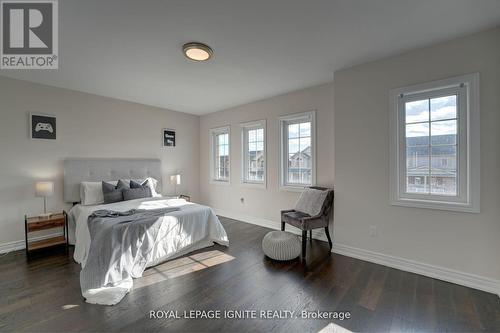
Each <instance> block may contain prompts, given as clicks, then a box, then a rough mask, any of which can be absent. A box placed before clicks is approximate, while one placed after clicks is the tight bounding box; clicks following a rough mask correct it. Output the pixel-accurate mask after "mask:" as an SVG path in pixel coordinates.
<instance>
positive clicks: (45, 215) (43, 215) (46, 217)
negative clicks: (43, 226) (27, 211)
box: [38, 213, 52, 219]
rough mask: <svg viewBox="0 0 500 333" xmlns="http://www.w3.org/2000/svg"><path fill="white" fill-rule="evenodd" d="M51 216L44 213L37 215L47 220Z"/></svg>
mask: <svg viewBox="0 0 500 333" xmlns="http://www.w3.org/2000/svg"><path fill="white" fill-rule="evenodd" d="M51 216H52V213H44V214H39V215H38V217H41V218H44V219H48V218H49V217H51Z"/></svg>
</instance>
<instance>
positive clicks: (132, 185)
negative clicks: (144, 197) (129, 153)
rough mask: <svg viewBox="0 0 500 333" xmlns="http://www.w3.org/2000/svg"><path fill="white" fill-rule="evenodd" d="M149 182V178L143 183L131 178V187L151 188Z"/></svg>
mask: <svg viewBox="0 0 500 333" xmlns="http://www.w3.org/2000/svg"><path fill="white" fill-rule="evenodd" d="M148 182H149V180H148V179H146V180H145V181H143V182H142V183H140V182H139V181H135V180H130V188H150V186H149V184H148Z"/></svg>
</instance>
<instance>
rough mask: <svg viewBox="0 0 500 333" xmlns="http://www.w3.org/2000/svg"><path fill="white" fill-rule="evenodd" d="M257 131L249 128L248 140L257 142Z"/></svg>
mask: <svg viewBox="0 0 500 333" xmlns="http://www.w3.org/2000/svg"><path fill="white" fill-rule="evenodd" d="M256 134H257V133H256V131H255V130H249V131H248V142H255V140H256Z"/></svg>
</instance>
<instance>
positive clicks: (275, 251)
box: [262, 231, 301, 260]
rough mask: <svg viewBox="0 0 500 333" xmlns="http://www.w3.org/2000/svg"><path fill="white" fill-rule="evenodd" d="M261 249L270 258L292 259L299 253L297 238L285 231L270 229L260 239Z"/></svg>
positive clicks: (299, 246)
mask: <svg viewBox="0 0 500 333" xmlns="http://www.w3.org/2000/svg"><path fill="white" fill-rule="evenodd" d="M262 250H263V251H264V253H265V254H266V256H268V257H269V258H271V259H275V260H292V259H295V258H297V257H298V256H299V255H300V251H301V245H300V241H299V238H298V237H297V236H295V235H294V234H291V233H289V232H285V231H271V232H269V233H268V234H267V235H265V236H264V239H262Z"/></svg>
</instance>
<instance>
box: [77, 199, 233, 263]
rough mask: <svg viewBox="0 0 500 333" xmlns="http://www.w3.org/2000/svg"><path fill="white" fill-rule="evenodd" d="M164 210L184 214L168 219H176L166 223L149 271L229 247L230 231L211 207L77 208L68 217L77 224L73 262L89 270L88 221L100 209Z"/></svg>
mask: <svg viewBox="0 0 500 333" xmlns="http://www.w3.org/2000/svg"><path fill="white" fill-rule="evenodd" d="M164 207H179V208H180V210H178V211H174V212H171V213H169V214H168V215H169V216H172V217H173V218H171V219H168V221H169V222H167V223H162V225H161V227H160V230H159V234H158V241H157V242H156V244H155V246H154V249H153V256H152V259H151V261H150V262H148V264H147V266H148V267H151V266H154V265H157V264H159V263H161V262H164V261H166V260H169V259H173V258H176V257H179V256H181V255H184V254H186V253H189V252H191V251H195V250H198V249H201V248H204V247H207V246H211V245H213V243H214V242H216V243H218V244H221V245H225V246H228V245H229V240H228V237H227V234H226V231H225V230H224V227H223V226H222V224H221V223H220V221H219V219H218V217H217V216H216V215H215V213H214V212H213V210H212V209H211V208H210V207H207V206H203V205H198V204H194V203H190V202H187V201H186V200H184V199H168V198H164V197H159V198H144V199H136V200H129V201H121V202H117V203H112V204H105V205H95V206H83V205H75V206H73V208H72V209H71V210H70V211H69V213H68V218H69V222H70V225H71V224H74V228H75V252H74V254H73V258H74V259H75V261H76V262H78V263H80V264H81V265H82V267H84V266H85V263H86V261H87V255H88V253H89V248H90V233H89V229H88V225H87V219H88V217H89V215H90V214H92V212H94V211H96V210H99V209H109V210H114V211H120V212H124V211H127V210H130V209H146V210H149V209H158V208H164Z"/></svg>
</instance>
